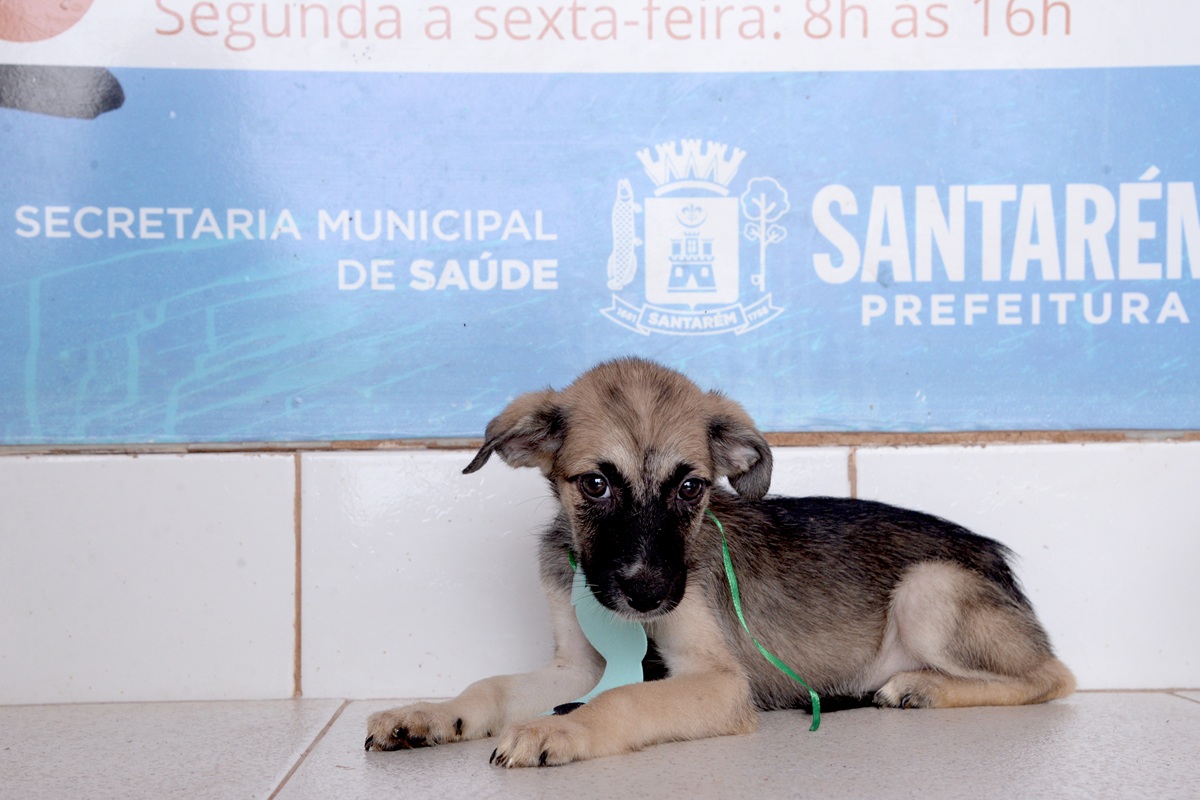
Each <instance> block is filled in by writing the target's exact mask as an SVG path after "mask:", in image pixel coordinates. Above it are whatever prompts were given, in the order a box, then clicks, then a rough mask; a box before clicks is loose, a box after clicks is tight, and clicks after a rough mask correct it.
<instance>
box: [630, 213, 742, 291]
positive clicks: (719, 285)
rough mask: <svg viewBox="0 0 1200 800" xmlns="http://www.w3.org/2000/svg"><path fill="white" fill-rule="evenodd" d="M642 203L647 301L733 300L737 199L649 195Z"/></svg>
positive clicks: (735, 264) (736, 277) (735, 283)
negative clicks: (643, 211)
mask: <svg viewBox="0 0 1200 800" xmlns="http://www.w3.org/2000/svg"><path fill="white" fill-rule="evenodd" d="M644 208H645V240H646V242H645V264H646V300H647V302H650V303H660V304H673V305H674V304H677V305H687V306H691V307H695V306H698V305H708V304H716V303H733V302H736V301H737V299H738V233H739V228H738V213H739V211H738V201H737V198H732V197H651V198H647V199H646V200H645V205H644Z"/></svg>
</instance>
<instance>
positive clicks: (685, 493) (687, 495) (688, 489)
mask: <svg viewBox="0 0 1200 800" xmlns="http://www.w3.org/2000/svg"><path fill="white" fill-rule="evenodd" d="M702 494H704V481H702V480H700V479H699V478H688V479H687V480H685V481H684V482H683V483H681V484H679V497H680V499H682V500H687V501H688V502H691V501H692V500H697V499H699V498H700V495H702Z"/></svg>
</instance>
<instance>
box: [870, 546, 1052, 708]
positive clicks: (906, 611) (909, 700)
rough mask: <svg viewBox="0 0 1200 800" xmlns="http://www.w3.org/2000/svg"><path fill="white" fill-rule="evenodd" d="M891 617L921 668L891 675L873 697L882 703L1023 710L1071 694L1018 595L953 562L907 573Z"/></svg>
mask: <svg viewBox="0 0 1200 800" xmlns="http://www.w3.org/2000/svg"><path fill="white" fill-rule="evenodd" d="M890 615H891V616H890V619H889V625H890V626H892V630H894V632H895V634H896V637H895V642H896V646H898V647H900V648H902V649H903V651H904V653H905V654H906V655H907V656H908V657H909V659H910V660H911V661H913V662H916V663H919V664H921V665H923V668H921V669H916V670H911V671H905V672H899V673H897V674H895V675H893V676H892V677H891V678H890V679H889V680H888V681H887V682H886V683H884V685H883V686H882V687H881V688H880V689H879V691H878V692H877V693H876V695H875V701H876V703H878V704H879V705H884V706H896V707H900V708H921V707H926V708H950V707H957V706H988V705H1022V704H1026V703H1043V702H1046V701H1047V700H1054V699H1056V698H1059V697H1066V696H1067V695H1069V694H1070V693H1071V692H1072V691H1074V689H1075V678H1074V676H1073V675H1072V674H1071V671H1070V670H1069V669H1067V667H1066V665H1064V664H1063V663H1062V662H1061V661H1059V660H1058V659H1057V658H1055V657H1054V654H1053V652H1052V651H1051V649H1050V643H1049V640H1048V639H1047V637H1046V633H1045V631H1044V630H1043V629H1042V627H1041V625H1040V624H1039V623H1038V621H1037V618H1036V617H1035V616H1034V614H1033V611H1032V609H1030V608H1029V606H1028V605H1027V603H1026V602H1023V598H1021V599H1020V600H1018V599H1017V598H1015V597H1013V596H1012V594H1011V593H1009V592H1008V591H1006V590H1005V589H1003V588H1002V587H1000V586H998V585H996V584H994V583H992V582H990V581H988V580H987V579H986V578H984V577H982V576H980V575H978V574H976V573H973V572H970V571H968V570H966V569H964V568H962V567H960V566H958V565H956V564H951V563H947V562H925V563H922V564H919V565H917V566H915V567H913V568H912V569H910V570H909V571H908V573H907V574H906V575H905V576H904V578H903V579H902V580H901V581H900V583H899V584H898V585H897V587H896V589H895V591H894V592H893V595H892V605H891V609H890Z"/></svg>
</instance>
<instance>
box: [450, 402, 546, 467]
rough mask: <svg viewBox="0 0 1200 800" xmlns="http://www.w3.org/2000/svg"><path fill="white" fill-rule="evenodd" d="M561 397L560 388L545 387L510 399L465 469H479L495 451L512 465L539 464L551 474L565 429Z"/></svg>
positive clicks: (491, 424) (505, 461)
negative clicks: (559, 395)
mask: <svg viewBox="0 0 1200 800" xmlns="http://www.w3.org/2000/svg"><path fill="white" fill-rule="evenodd" d="M558 399H559V398H558V392H556V391H554V390H553V389H543V390H542V391H540V392H530V393H528V394H523V395H521V396H520V397H518V398H517V399H516V400H513V401H512V402H511V403H509V405H508V407H507V408H505V409H504V410H503V411H501V412H500V415H499V416H497V417H496V418H495V419H493V420H492V421H491V422H489V423H488V425H487V430H486V431H485V433H484V439H483V446H482V447H480V448H479V452H478V453H476V454H475V458H473V459H471V463H470V464H468V465H467V467H466V469H464V470H463V473H464V474H467V473H471V472H474V471H475V470H477V469H479V468H480V467H482V466H483V465H484V464H486V463H487V460H488V458H490V457H491V455H492V453H495V454H496V455H498V456H500V458H501V459H503V460H504V463H505V464H508V465H509V466H512V467H539V468H540V469H541V470H542V472H544V473H546V474H549V472H550V467H551V466H552V464H553V463H554V454H555V453H556V452H558V448H559V447H561V446H562V440H563V434H564V432H565V430H566V412H565V411H564V410H563V409H562V407H561V406H560V405H559V402H558Z"/></svg>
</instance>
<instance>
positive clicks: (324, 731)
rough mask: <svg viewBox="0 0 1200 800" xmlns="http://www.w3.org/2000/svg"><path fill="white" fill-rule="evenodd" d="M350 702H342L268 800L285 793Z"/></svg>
mask: <svg viewBox="0 0 1200 800" xmlns="http://www.w3.org/2000/svg"><path fill="white" fill-rule="evenodd" d="M350 702H351V701H349V700H342V704H341V705H340V706H338V708H337V710H336V711H334V712H333V716H331V717H330V718H329V721H328V722H326V723H325V725H324V726H323V727H322V728H321V730H320V731H318V733H317V735H316V736H315V737H313V740H312V741H311V742H309V744H308V747H306V748H304V752H302V753H301V754H300V757H299V758H297V759H296V763H295V764H292V767H291V769H289V770H288V771H287V773H286V774H285V775H284V776H283V777H282V778H281V779H280V780H279V784H278V785H276V787H275V789H274V790H273V791H272V792H271V793H270V794H269V795H267V800H275V798H276V797H278V796H279V793H280V792H282V791H283V787H285V786H287V783H288V781H290V780H291V779H292V776H293V775H295V774H296V772H297V771H298V770H299V769H300V767H302V766H303V765H304V762H305V761H307V760H308V757H309V756H310V755H311V754H312V752H313V751H314V750H316V749H317V746H318V745H320V744H321V741H322V740H323V739H324V738H325V734H327V733H329V730H330V729H331V728H332V727H333V726H334V724H335V723H337V721H338V718H339V717H341V716H342V712H343V711H345V710H346V707H347V706H349V705H350Z"/></svg>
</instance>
